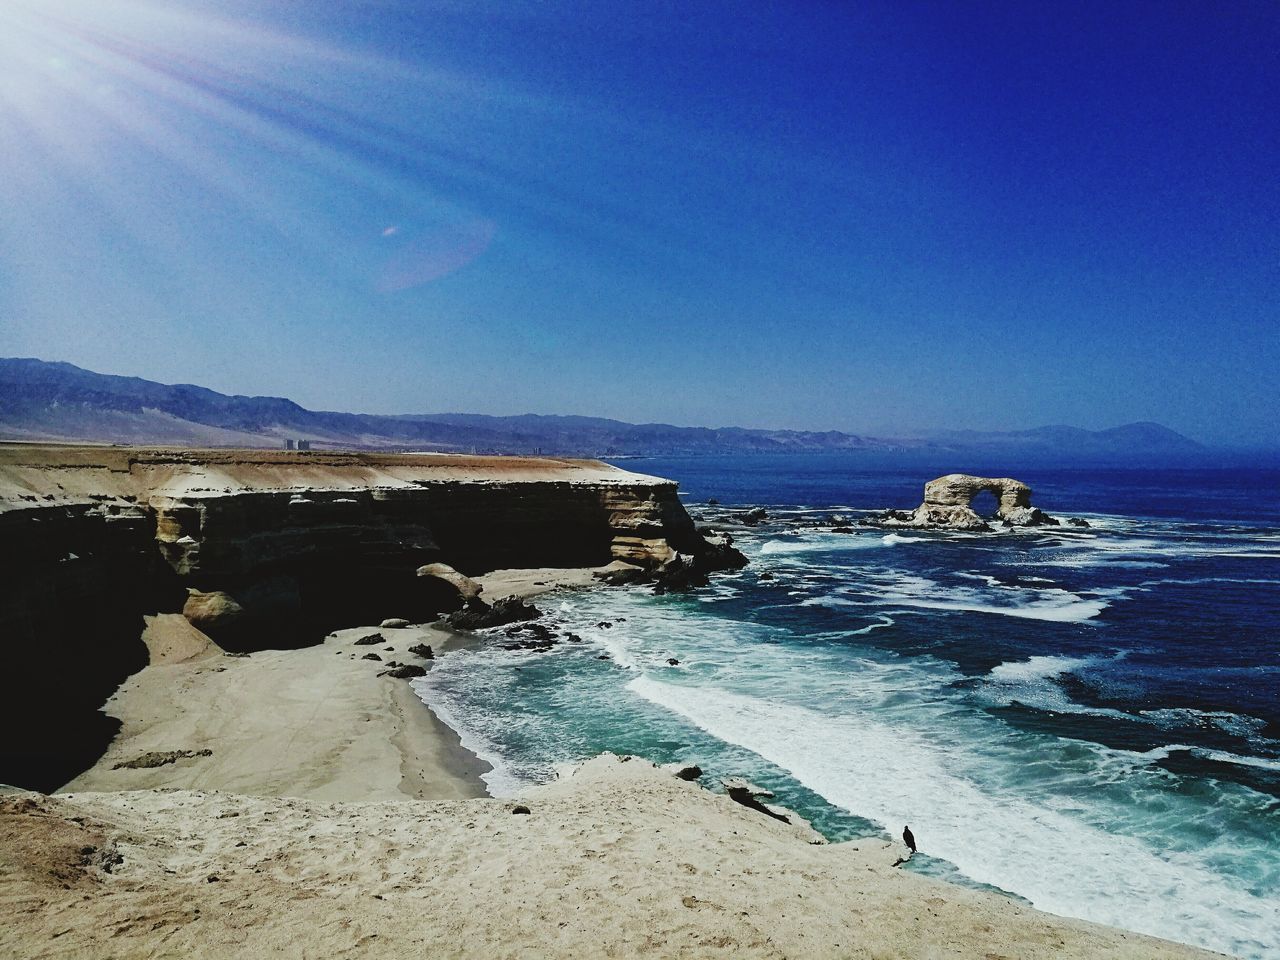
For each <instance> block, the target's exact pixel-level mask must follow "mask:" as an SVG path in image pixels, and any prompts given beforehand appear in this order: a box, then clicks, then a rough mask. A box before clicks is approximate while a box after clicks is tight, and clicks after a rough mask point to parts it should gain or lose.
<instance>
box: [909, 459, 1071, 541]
mask: <svg viewBox="0 0 1280 960" xmlns="http://www.w3.org/2000/svg"><path fill="white" fill-rule="evenodd" d="M983 491H989V492H990V493H992V494H994V495H995V498H996V501H997V504H998V505H997V507H996V513H995V519H997V520H1002V521H1004V522H1005V523H1007V524H1010V525H1013V526H1030V525H1034V524H1038V523H1046V522H1049V518H1047V517H1045V515H1044V514H1043V513H1041V512H1040V511H1039V510H1037V509H1036V508H1035V507H1032V506H1031V488H1030V487H1029V486H1027V485H1026V484H1025V483H1023V482H1022V481H1021V480H1014V479H1012V478H1011V477H974V476H970V475H969V474H967V473H949V474H947V475H946V476H945V477H938V479H936V480H930V481H929V482H928V483H926V484H925V485H924V503H922V504H920V506H918V507H917V508H916V509H915V512H914V513H913V514H912V516H911V520H910V523H911V525H912V526H919V527H951V528H953V529H961V530H985V529H986V528H987V522H986V520H985V519H983V518H982V517H981V516H979V515H978V513H977V511H975V510H974V509H973V498H974V497H975V496H977V495H978V494H979V493H982V492H983Z"/></svg>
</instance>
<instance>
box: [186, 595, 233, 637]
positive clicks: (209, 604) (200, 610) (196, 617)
mask: <svg viewBox="0 0 1280 960" xmlns="http://www.w3.org/2000/svg"><path fill="white" fill-rule="evenodd" d="M182 615H183V616H184V617H186V618H187V620H188V622H190V624H191V625H192V626H193V627H195V628H196V629H197V630H199V631H201V632H203V633H207V634H209V635H210V636H213V635H215V634H218V633H223V632H225V631H226V630H227V629H228V628H231V627H234V626H235V623H236V621H238V620H240V619H241V618H242V617H244V607H242V606H241V605H240V602H239V601H238V600H236V598H235V597H233V596H231V594H229V593H223V592H222V591H221V590H213V591H210V592H208V593H204V592H202V591H200V590H192V591H191V592H190V593H189V594H188V595H187V602H186V603H185V604H183V606H182Z"/></svg>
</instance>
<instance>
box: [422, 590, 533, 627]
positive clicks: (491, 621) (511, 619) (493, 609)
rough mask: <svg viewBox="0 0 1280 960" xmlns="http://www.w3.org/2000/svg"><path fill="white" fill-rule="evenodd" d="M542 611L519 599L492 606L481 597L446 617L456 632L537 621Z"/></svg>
mask: <svg viewBox="0 0 1280 960" xmlns="http://www.w3.org/2000/svg"><path fill="white" fill-rule="evenodd" d="M540 616H542V611H541V610H539V609H538V608H537V607H535V606H533V604H530V603H525V602H524V601H523V600H521V599H520V598H519V597H504V598H503V599H501V600H497V601H495V602H494V603H493V604H492V605H490V604H487V603H485V602H484V601H483V600H481V599H480V598H479V597H473V598H472V599H471V600H468V601H467V605H466V606H465V607H463V608H462V609H461V610H458V611H455V612H454V613H451V614H449V616H448V617H446V618H445V619H446V622H447V623H448V624H449V626H451V627H453V628H454V629H455V630H483V629H485V628H486V627H502V626H506V625H507V624H509V623H518V622H520V621H522V620H536V619H537V618H538V617H540Z"/></svg>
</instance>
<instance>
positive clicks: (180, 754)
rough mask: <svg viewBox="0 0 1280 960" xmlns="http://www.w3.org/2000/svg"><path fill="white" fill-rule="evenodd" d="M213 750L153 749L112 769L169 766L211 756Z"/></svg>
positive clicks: (141, 768) (142, 768) (123, 761)
mask: <svg viewBox="0 0 1280 960" xmlns="http://www.w3.org/2000/svg"><path fill="white" fill-rule="evenodd" d="M211 756H213V751H212V750H207V749H206V750H153V751H152V752H150V753H144V754H142V756H140V757H134V758H133V759H132V760H122V761H121V762H120V763H117V764H116V765H115V766H114V767H112V768H111V769H112V770H152V769H154V768H156V767H164V766H168V765H169V764H171V763H176V762H177V761H179V760H188V759H191V758H193V757H211Z"/></svg>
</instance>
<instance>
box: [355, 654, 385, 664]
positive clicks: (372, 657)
mask: <svg viewBox="0 0 1280 960" xmlns="http://www.w3.org/2000/svg"><path fill="white" fill-rule="evenodd" d="M360 659H361V660H377V661H378V662H379V663H381V662H382V658H381V657H380V656H378V655H377V654H376V653H366V654H365V655H364V656H363V657H361V658H360Z"/></svg>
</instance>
